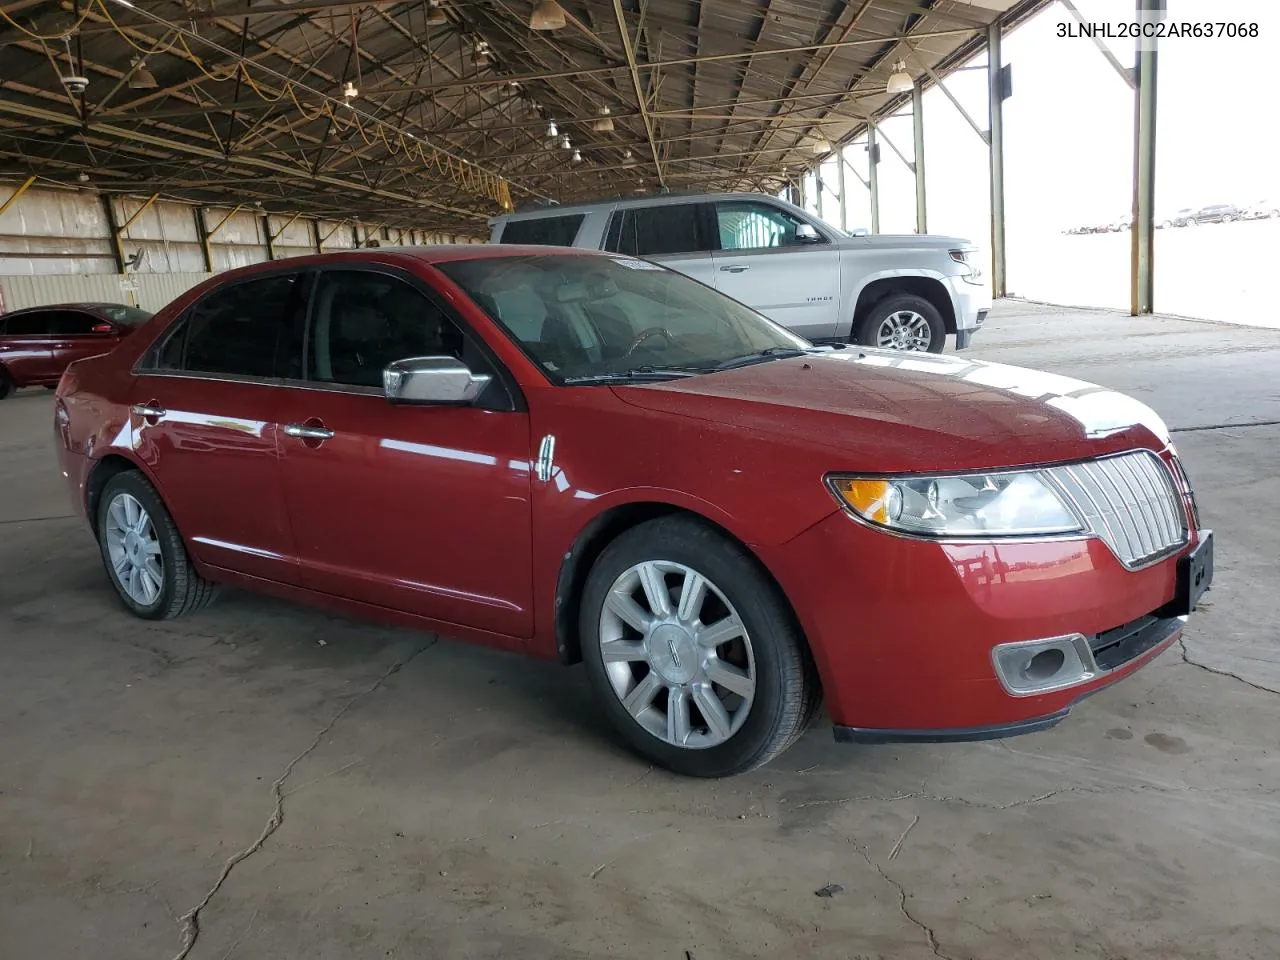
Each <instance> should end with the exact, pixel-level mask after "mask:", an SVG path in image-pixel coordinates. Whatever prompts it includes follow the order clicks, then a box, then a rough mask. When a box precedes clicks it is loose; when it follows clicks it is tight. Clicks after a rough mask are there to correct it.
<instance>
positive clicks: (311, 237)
mask: <svg viewBox="0 0 1280 960" xmlns="http://www.w3.org/2000/svg"><path fill="white" fill-rule="evenodd" d="M17 187H18V184H17V183H14V182H9V183H0V205H3V204H4V203H5V202H6V201H7V200H8V199H9V197H10V196H12V194H13V192H14V190H15V189H16V188H17ZM106 202H110V203H111V205H112V206H111V210H112V214H113V216H114V218H115V222H116V223H117V224H118V225H120V227H121V228H122V229H121V245H122V246H123V248H124V256H125V258H126V259H127V260H128V261H129V268H128V273H127V274H125V275H124V276H121V274H120V273H119V272H118V270H117V266H116V254H115V251H114V249H113V244H112V240H111V226H110V223H109V221H108V219H107V210H106V206H105V203H106ZM200 218H203V219H202V220H201V219H200ZM198 222H199V223H202V224H203V229H204V231H205V232H206V234H207V235H209V253H210V256H211V258H212V261H213V269H214V271H215V272H217V271H221V270H227V269H230V268H232V267H240V266H245V265H248V264H251V263H261V262H263V261H265V260H267V259H268V253H267V241H268V236H270V237H271V248H272V250H273V252H274V254H275V259H277V260H280V259H284V258H286V257H298V256H305V255H307V254H310V253H315V252H316V234H317V233H318V235H319V237H320V238H321V239H322V240H323V245H322V248H323V249H324V250H351V249H354V248H355V247H356V244H357V235H358V236H359V238H360V239H359V242H360V243H365V242H367V241H369V240H377V241H378V243H379V244H381V245H382V246H390V245H392V244H396V245H401V244H413V245H418V244H432V243H480V242H483V239H482V238H480V237H471V236H466V235H462V234H448V233H438V232H436V233H428V232H427V231H424V230H400V229H390V230H388V229H385V228H377V227H370V226H366V225H362V224H358V223H350V222H344V223H338V222H336V221H323V220H321V221H313V220H309V219H307V218H305V217H298V218H296V219H292V221H291V218H290V217H289V216H281V215H279V214H271V215H267V214H264V213H263V212H262V211H261V210H258V209H255V208H252V207H243V208H239V209H237V208H235V207H206V208H203V209H202V208H198V207H194V206H192V205H190V204H185V203H180V202H177V201H172V200H155V201H149V200H148V199H147V198H146V197H123V196H115V197H111V198H110V200H109V201H108V200H106V199H105V198H104V197H102V196H101V195H99V194H98V193H97V192H96V191H93V190H74V189H67V188H46V187H33V188H32V189H30V190H27V191H26V192H25V193H23V194H22V195H21V196H20V197H19V198H18V199H17V200H16V201H14V202H13V203H12V204H11V205H9V207H8V209H6V210H5V211H4V212H3V213H2V214H0V312H3V311H5V310H17V309H19V308H21V307H31V306H39V305H41V304H46V303H75V302H84V301H98V302H103V301H106V302H116V303H130V302H132V303H134V304H136V305H137V306H140V307H142V308H144V309H147V310H158V309H159V308H160V307H162V306H164V305H165V304H166V303H168V302H169V301H170V300H172V299H174V298H175V297H177V296H179V295H181V294H182V293H185V292H186V291H187V290H189V289H190V288H191V287H193V286H195V285H196V284H197V283H199V282H200V281H201V280H204V279H205V278H207V277H209V276H211V274H209V273H208V272H206V270H205V267H206V264H205V254H204V250H203V248H202V245H201V241H200V230H201V227H200V226H198V225H197V223H198Z"/></svg>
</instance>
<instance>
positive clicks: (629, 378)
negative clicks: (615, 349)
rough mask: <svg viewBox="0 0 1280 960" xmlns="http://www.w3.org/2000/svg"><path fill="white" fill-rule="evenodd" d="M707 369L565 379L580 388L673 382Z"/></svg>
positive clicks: (664, 369)
mask: <svg viewBox="0 0 1280 960" xmlns="http://www.w3.org/2000/svg"><path fill="white" fill-rule="evenodd" d="M705 372H706V370H705V368H695V367H654V366H649V365H647V364H646V365H645V366H643V367H632V368H631V369H630V370H615V371H613V372H612V373H592V374H588V375H586V376H582V377H565V379H564V383H565V384H566V385H567V386H578V385H581V384H584V383H629V382H638V383H648V382H657V381H660V380H672V379H675V378H677V377H692V376H696V375H697V374H699V373H705Z"/></svg>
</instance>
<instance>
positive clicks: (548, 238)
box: [502, 213, 586, 247]
mask: <svg viewBox="0 0 1280 960" xmlns="http://www.w3.org/2000/svg"><path fill="white" fill-rule="evenodd" d="M585 219H586V214H582V213H578V214H571V215H569V216H564V217H534V218H532V219H529V220H508V221H507V224H506V226H504V227H503V228H502V242H503V243H524V244H533V245H535V246H549V247H572V246H573V241H574V239H575V238H576V237H577V236H578V228H579V227H581V226H582V221H583V220H585Z"/></svg>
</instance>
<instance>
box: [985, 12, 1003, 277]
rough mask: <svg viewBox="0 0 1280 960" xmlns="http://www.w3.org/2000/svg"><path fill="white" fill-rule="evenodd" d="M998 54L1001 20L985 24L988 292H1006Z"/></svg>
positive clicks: (1001, 112)
mask: <svg viewBox="0 0 1280 960" xmlns="http://www.w3.org/2000/svg"><path fill="white" fill-rule="evenodd" d="M1002 67H1003V64H1002V63H1001V56H1000V22H999V21H998V20H997V21H996V22H995V23H993V24H991V26H989V27H987V110H988V115H989V119H990V128H991V129H990V133H989V134H988V135H989V137H990V140H988V145H989V150H988V153H989V154H990V157H991V295H992V296H993V297H1003V296H1005V294H1006V293H1007V289H1006V280H1005V258H1004V97H1005V88H1004V77H1003V70H1002Z"/></svg>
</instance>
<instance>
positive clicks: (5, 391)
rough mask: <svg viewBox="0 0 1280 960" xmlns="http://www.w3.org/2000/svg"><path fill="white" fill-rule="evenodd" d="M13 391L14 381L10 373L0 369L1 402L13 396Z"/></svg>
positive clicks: (2, 368)
mask: <svg viewBox="0 0 1280 960" xmlns="http://www.w3.org/2000/svg"><path fill="white" fill-rule="evenodd" d="M13 391H14V386H13V379H12V378H11V377H10V376H9V371H8V370H6V369H5V368H4V367H0V400H3V399H5V398H6V397H8V396H10V395H12V393H13Z"/></svg>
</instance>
